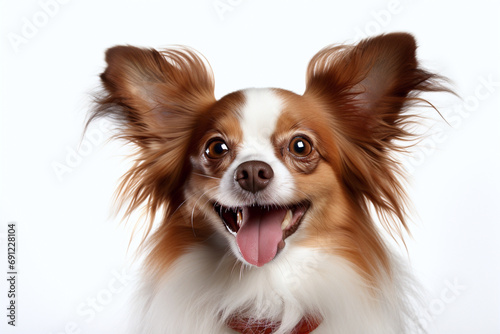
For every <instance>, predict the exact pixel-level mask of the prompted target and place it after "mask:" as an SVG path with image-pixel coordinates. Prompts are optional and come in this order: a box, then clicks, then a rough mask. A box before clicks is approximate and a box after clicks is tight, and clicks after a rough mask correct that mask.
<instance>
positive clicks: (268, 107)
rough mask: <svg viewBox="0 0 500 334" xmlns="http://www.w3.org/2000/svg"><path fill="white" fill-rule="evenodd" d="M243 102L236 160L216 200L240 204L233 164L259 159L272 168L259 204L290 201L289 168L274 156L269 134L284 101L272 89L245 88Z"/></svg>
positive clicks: (223, 181)
mask: <svg viewBox="0 0 500 334" xmlns="http://www.w3.org/2000/svg"><path fill="white" fill-rule="evenodd" d="M243 93H244V96H245V102H244V105H243V106H242V108H241V109H240V126H241V130H242V133H243V140H242V142H241V143H240V145H239V147H238V152H237V155H236V158H235V160H234V161H233V163H232V164H231V166H230V167H229V168H228V170H227V171H226V172H225V173H224V175H223V177H222V180H221V185H220V189H219V200H220V202H221V203H222V204H225V205H228V206H239V205H242V204H244V203H240V202H239V201H240V200H241V197H242V196H241V188H240V187H239V185H238V183H237V182H236V181H235V180H234V172H235V170H236V168H237V167H238V166H239V165H240V164H242V163H243V162H246V161H252V160H259V161H263V162H265V163H267V164H269V165H270V166H271V168H272V169H273V171H274V177H273V180H272V182H271V183H270V184H269V185H268V186H267V188H266V189H265V190H264V191H262V194H259V195H258V198H259V200H258V201H259V202H262V203H259V204H264V202H265V203H266V204H273V203H274V204H289V203H290V202H291V201H292V199H293V195H294V193H295V192H294V180H293V177H292V175H291V174H290V172H289V171H288V169H287V168H286V167H285V165H284V164H283V163H282V162H281V160H280V159H279V158H278V157H277V156H276V151H275V147H274V145H273V143H272V140H271V138H272V135H273V134H274V132H275V130H276V125H277V122H278V118H279V116H280V114H281V112H282V110H283V105H284V101H283V99H282V98H281V97H280V96H278V95H277V94H276V93H275V92H274V91H273V90H272V89H268V88H260V89H255V88H253V89H247V90H245V91H243ZM246 204H249V203H246Z"/></svg>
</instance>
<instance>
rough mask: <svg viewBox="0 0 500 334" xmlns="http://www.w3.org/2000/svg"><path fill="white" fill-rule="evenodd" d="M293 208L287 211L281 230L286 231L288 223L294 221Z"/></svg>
mask: <svg viewBox="0 0 500 334" xmlns="http://www.w3.org/2000/svg"><path fill="white" fill-rule="evenodd" d="M292 216H293V214H292V210H288V211H287V212H286V215H285V218H284V219H283V222H282V223H281V230H282V231H284V230H286V229H287V228H288V225H290V223H291V222H292Z"/></svg>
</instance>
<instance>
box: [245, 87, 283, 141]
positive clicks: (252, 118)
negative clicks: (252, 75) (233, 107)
mask: <svg viewBox="0 0 500 334" xmlns="http://www.w3.org/2000/svg"><path fill="white" fill-rule="evenodd" d="M244 94H245V105H244V106H243V108H242V110H241V118H242V119H241V128H242V130H243V138H244V139H243V140H244V146H245V148H246V149H250V148H251V147H249V146H251V145H257V146H269V145H271V136H272V134H273V133H274V130H275V128H276V124H277V121H278V117H279V115H280V114H281V111H282V110H283V100H282V99H281V98H280V97H279V96H277V95H276V93H275V92H274V91H272V90H271V89H268V88H261V89H256V88H254V89H248V90H245V91H244ZM256 148H259V147H256Z"/></svg>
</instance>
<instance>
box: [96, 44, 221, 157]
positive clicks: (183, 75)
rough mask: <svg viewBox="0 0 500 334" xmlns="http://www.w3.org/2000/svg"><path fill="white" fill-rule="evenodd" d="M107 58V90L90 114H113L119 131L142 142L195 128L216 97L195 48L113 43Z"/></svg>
mask: <svg viewBox="0 0 500 334" xmlns="http://www.w3.org/2000/svg"><path fill="white" fill-rule="evenodd" d="M106 62H107V65H108V66H107V68H106V70H105V71H104V73H102V74H101V80H102V84H103V87H104V90H105V92H104V95H103V96H101V97H100V98H99V100H98V104H99V106H98V108H96V109H95V110H94V113H93V115H92V116H91V120H92V119H94V118H97V117H102V116H107V117H112V118H113V119H115V120H117V121H118V122H119V125H120V127H121V129H120V131H121V133H120V137H122V138H126V139H128V140H130V141H132V142H134V143H135V144H137V145H139V146H142V147H144V146H147V145H148V144H151V143H154V142H158V141H159V142H163V141H164V140H165V139H167V138H165V137H168V139H172V138H178V137H184V135H186V134H185V133H179V131H181V130H186V129H192V127H190V126H189V124H190V123H191V122H196V118H197V116H198V115H199V114H200V113H202V112H203V110H204V109H206V108H207V107H208V106H210V105H211V104H213V103H214V102H215V97H214V83H213V77H212V74H211V71H210V70H209V69H208V68H207V66H206V65H205V62H204V61H203V60H202V59H201V58H200V57H199V56H198V55H197V54H196V53H195V52H194V51H192V50H189V49H186V48H183V49H170V50H165V51H162V52H159V51H157V50H154V49H141V48H137V47H133V46H115V47H113V48H110V49H108V50H107V52H106Z"/></svg>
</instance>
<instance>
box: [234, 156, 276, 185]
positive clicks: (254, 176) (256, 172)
mask: <svg viewBox="0 0 500 334" xmlns="http://www.w3.org/2000/svg"><path fill="white" fill-rule="evenodd" d="M273 176H274V172H273V169H272V168H271V166H269V165H268V164H266V163H265V162H263V161H247V162H244V163H242V164H241V165H239V166H238V168H236V172H235V174H234V178H235V179H236V181H238V183H239V184H240V187H241V188H243V189H245V190H248V191H250V192H252V193H256V192H257V191H260V190H262V189H264V188H265V187H267V185H268V184H269V182H270V181H271V179H272V178H273Z"/></svg>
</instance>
